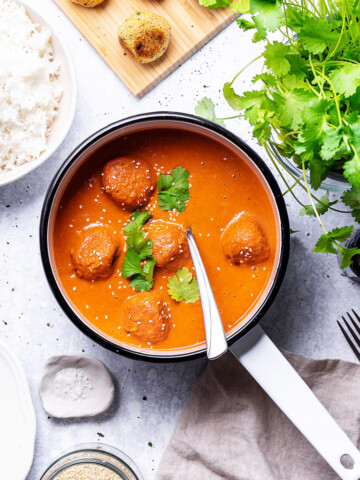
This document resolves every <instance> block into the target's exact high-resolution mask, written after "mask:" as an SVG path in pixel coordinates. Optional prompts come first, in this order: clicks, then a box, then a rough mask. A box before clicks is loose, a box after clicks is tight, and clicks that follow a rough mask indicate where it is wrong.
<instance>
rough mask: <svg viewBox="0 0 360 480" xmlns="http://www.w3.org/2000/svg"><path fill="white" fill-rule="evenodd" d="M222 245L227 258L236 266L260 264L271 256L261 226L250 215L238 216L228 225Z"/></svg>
mask: <svg viewBox="0 0 360 480" xmlns="http://www.w3.org/2000/svg"><path fill="white" fill-rule="evenodd" d="M221 244H222V249H223V252H224V254H225V256H226V258H227V259H228V260H229V261H230V262H231V263H234V264H240V265H243V264H244V265H245V264H254V263H260V262H263V261H264V260H266V259H267V258H268V257H269V254H270V248H269V244H268V242H267V240H266V237H265V235H264V233H263V231H262V229H261V227H260V225H258V223H256V222H255V221H254V220H252V219H251V218H250V216H248V215H238V216H237V217H235V218H234V219H233V220H232V221H231V222H230V223H229V224H228V225H227V227H226V228H225V230H224V232H223V234H222V236H221Z"/></svg>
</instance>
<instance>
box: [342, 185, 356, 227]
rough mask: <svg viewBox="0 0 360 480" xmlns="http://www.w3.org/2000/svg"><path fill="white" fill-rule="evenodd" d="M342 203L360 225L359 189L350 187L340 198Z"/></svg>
mask: <svg viewBox="0 0 360 480" xmlns="http://www.w3.org/2000/svg"><path fill="white" fill-rule="evenodd" d="M341 199H342V201H343V202H344V203H345V205H347V206H348V207H350V208H351V209H352V212H351V215H352V216H353V217H354V218H355V220H356V221H357V222H358V223H360V188H355V187H352V188H351V190H346V192H344V194H343V196H342V197H341Z"/></svg>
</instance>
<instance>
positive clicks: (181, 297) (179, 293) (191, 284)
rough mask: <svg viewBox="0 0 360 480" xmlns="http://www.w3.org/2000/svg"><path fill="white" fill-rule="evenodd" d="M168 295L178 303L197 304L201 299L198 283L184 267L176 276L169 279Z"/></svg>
mask: <svg viewBox="0 0 360 480" xmlns="http://www.w3.org/2000/svg"><path fill="white" fill-rule="evenodd" d="M168 289H169V290H168V294H169V295H170V297H171V298H172V299H173V300H176V301H177V302H183V301H184V302H187V303H195V302H197V301H198V300H199V298H200V292H199V285H198V281H197V280H196V278H195V277H193V276H192V274H191V273H190V272H189V269H188V268H186V267H183V268H181V269H179V270H177V272H176V275H174V276H173V277H171V278H169V282H168Z"/></svg>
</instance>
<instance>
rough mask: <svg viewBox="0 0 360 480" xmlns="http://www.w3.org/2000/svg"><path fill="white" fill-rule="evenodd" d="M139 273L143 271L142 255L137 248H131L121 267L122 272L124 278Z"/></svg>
mask: <svg viewBox="0 0 360 480" xmlns="http://www.w3.org/2000/svg"><path fill="white" fill-rule="evenodd" d="M138 273H142V268H141V260H140V257H139V255H138V254H137V253H136V252H135V250H133V249H132V248H129V249H128V250H127V252H126V255H125V258H124V261H123V264H122V267H121V274H122V276H123V277H124V278H129V277H131V276H132V275H136V274H138Z"/></svg>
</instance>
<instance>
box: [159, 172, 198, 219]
mask: <svg viewBox="0 0 360 480" xmlns="http://www.w3.org/2000/svg"><path fill="white" fill-rule="evenodd" d="M188 178H189V172H188V171H187V170H185V168H183V167H180V166H179V167H176V168H174V169H173V171H172V172H171V174H167V175H159V177H158V179H157V185H158V196H159V200H158V203H159V206H160V208H161V209H162V210H173V209H174V208H175V209H176V210H177V211H178V212H179V213H181V212H183V211H184V210H185V208H186V202H187V201H188V200H189V199H190V194H189V182H188Z"/></svg>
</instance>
